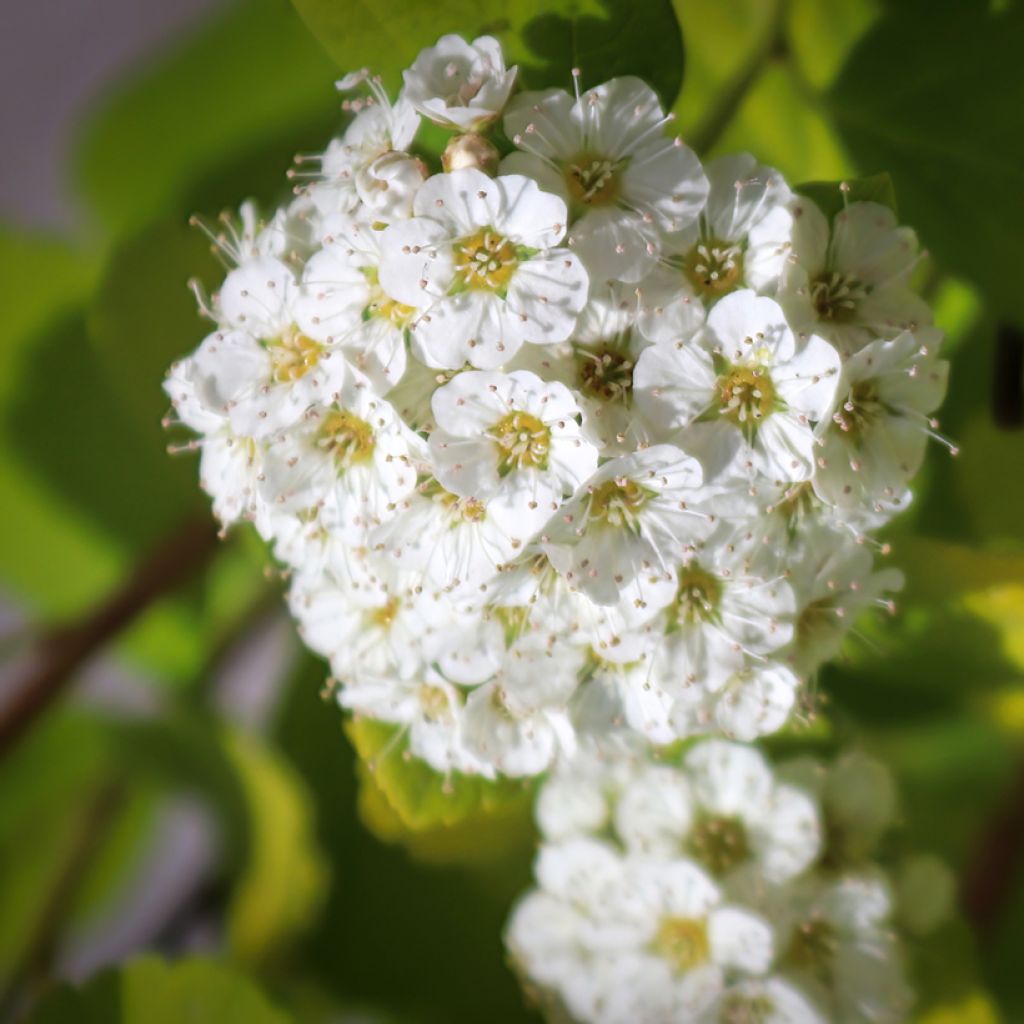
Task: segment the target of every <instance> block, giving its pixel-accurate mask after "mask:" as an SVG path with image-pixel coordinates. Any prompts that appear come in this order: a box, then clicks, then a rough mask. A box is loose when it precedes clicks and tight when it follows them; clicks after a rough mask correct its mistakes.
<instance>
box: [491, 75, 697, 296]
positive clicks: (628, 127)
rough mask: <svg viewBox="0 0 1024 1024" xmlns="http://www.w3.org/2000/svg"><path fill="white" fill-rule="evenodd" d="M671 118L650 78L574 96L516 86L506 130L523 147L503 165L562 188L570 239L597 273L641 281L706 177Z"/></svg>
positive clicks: (682, 222)
mask: <svg viewBox="0 0 1024 1024" xmlns="http://www.w3.org/2000/svg"><path fill="white" fill-rule="evenodd" d="M668 120H669V119H668V118H666V117H665V114H664V112H663V111H662V109H661V103H660V102H659V100H658V97H657V95H656V94H655V93H654V90H652V89H651V88H650V86H648V85H646V84H645V83H644V82H642V81H641V80H640V79H638V78H631V77H626V78H615V79H612V80H611V81H610V82H606V83H604V84H603V85H599V86H597V87H596V88H594V89H590V90H588V91H587V92H585V93H583V95H582V96H578V97H577V99H576V100H575V101H574V100H573V98H572V97H571V96H570V95H569V94H568V93H567V92H565V91H564V90H562V89H549V90H546V91H544V92H527V93H523V94H521V95H519V96H516V97H515V98H514V99H513V100H512V101H511V102H510V103H509V105H508V108H507V110H506V113H505V134H506V135H508V137H509V138H510V139H512V141H513V142H514V143H515V144H516V145H517V146H518V147H519V148H520V149H521V150H523V152H520V153H513V154H512V155H511V156H509V157H506V158H505V160H504V161H503V162H502V170H503V172H514V173H516V174H526V175H528V176H530V177H532V178H534V179H535V180H536V181H537V182H539V183H540V185H541V187H542V188H545V189H547V190H548V191H550V192H555V193H557V194H558V195H560V196H562V197H563V198H564V199H565V201H566V203H567V204H568V205H569V207H570V210H571V212H572V220H573V226H572V231H571V241H570V244H571V245H573V247H574V248H575V249H576V251H577V252H579V253H580V255H581V256H582V257H583V261H584V263H585V264H586V266H587V270H588V271H589V272H590V274H591V275H592V276H593V277H594V278H595V279H597V280H600V281H631V282H635V281H639V280H640V278H641V277H643V275H644V274H645V273H646V272H647V270H648V269H650V267H651V266H652V265H653V262H654V259H655V258H656V257H657V255H658V253H659V252H660V251H661V245H662V238H663V236H664V235H666V234H670V233H672V232H676V231H680V230H682V229H683V228H685V227H687V225H689V224H691V223H692V222H693V221H694V219H695V218H696V216H697V214H698V212H699V211H700V208H701V206H702V205H703V202H704V198H705V196H706V195H707V192H708V182H707V179H706V178H705V177H704V172H703V171H702V170H701V166H700V162H699V161H698V159H697V157H696V155H695V154H694V153H693V151H692V150H690V149H689V148H688V147H686V146H684V145H683V144H682V143H681V141H680V140H679V139H674V140H673V139H669V138H666V137H665V135H664V133H663V128H664V126H665V124H666V123H667V121H668Z"/></svg>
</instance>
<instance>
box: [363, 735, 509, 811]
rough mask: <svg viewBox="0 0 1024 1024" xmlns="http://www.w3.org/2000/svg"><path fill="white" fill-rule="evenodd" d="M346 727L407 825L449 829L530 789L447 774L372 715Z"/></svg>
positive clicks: (388, 798)
mask: <svg viewBox="0 0 1024 1024" xmlns="http://www.w3.org/2000/svg"><path fill="white" fill-rule="evenodd" d="M345 731H346V732H347V733H348V736H349V739H350V740H351V741H352V743H353V745H354V746H355V748H356V752H357V753H358V754H359V756H360V758H362V760H363V762H364V763H365V765H366V768H367V770H368V772H369V774H370V777H371V778H372V779H373V781H374V783H375V784H376V785H377V786H378V787H379V788H380V791H381V793H382V794H383V795H384V797H385V799H386V800H387V802H388V804H389V805H390V807H391V809H392V810H393V811H394V813H395V815H396V816H397V817H398V819H399V820H400V821H401V823H402V824H403V825H404V826H405V827H406V828H408V829H413V830H421V829H430V828H436V827H438V826H446V827H450V826H452V825H456V824H459V823H460V822H465V821H467V820H468V819H470V818H473V817H477V816H479V817H482V818H485V817H487V816H488V815H490V814H495V813H500V812H502V811H503V810H504V809H505V808H507V807H508V805H509V804H510V803H514V802H522V801H524V799H525V798H526V795H527V787H526V786H525V785H524V784H523V783H520V782H516V781H512V780H502V781H499V782H489V781H488V780H486V779H481V778H476V777H472V776H467V775H461V774H459V773H458V772H453V773H451V775H450V776H448V777H446V776H444V775H441V774H439V773H438V772H436V771H434V770H433V768H431V767H430V766H429V765H427V764H426V763H425V762H423V761H421V760H419V759H418V758H415V757H412V756H411V755H410V754H408V753H407V752H406V751H407V747H406V744H405V742H404V741H403V740H402V738H401V736H398V735H396V732H397V729H396V727H395V726H393V725H389V724H388V723H386V722H378V721H376V720H374V719H370V718H355V719H350V720H348V721H346V723H345Z"/></svg>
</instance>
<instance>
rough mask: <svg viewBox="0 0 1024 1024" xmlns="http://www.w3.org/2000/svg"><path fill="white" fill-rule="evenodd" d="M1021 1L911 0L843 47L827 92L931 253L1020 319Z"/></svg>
mask: <svg viewBox="0 0 1024 1024" xmlns="http://www.w3.org/2000/svg"><path fill="white" fill-rule="evenodd" d="M924 25H926V26H927V30H926V31H922V26H924ZM1022 46H1024V7H1021V6H1020V5H1006V6H1005V7H1004V8H1003V9H1001V10H999V11H998V12H996V11H995V6H994V5H984V4H978V3H969V2H964V0H954V2H950V3H944V4H938V5H937V4H932V3H927V2H924V0H908V2H905V3H901V4H898V5H894V6H892V7H890V8H889V9H888V10H887V12H886V13H885V15H884V16H883V17H882V18H880V19H879V20H878V21H877V22H876V23H875V24H874V26H872V28H871V29H870V30H869V31H868V33H867V35H865V36H864V38H863V39H862V40H861V41H860V42H859V43H858V45H857V46H856V47H855V48H854V50H853V52H852V53H851V54H850V57H849V60H848V61H847V63H846V65H845V67H844V68H843V70H842V72H841V73H840V75H839V78H838V79H837V81H836V83H835V85H834V86H833V88H832V89H831V91H830V93H829V96H828V107H829V110H830V111H831V114H832V117H833V119H834V120H835V124H836V127H837V129H838V131H839V133H840V135H841V136H842V138H843V141H844V142H845V144H846V145H847V146H848V147H849V149H850V152H851V153H852V154H853V156H854V158H855V159H856V161H857V163H858V165H859V166H860V168H861V169H862V170H865V171H876V170H880V169H882V168H885V169H887V170H888V171H889V172H890V173H891V174H892V176H893V180H894V181H895V183H896V190H897V193H898V194H899V197H900V205H901V208H902V210H903V214H904V218H905V220H906V221H907V222H908V223H910V224H913V225H914V226H915V228H916V229H917V230H918V232H919V233H920V236H921V238H922V240H923V241H924V243H925V244H926V245H928V246H929V247H930V248H931V249H932V251H933V252H934V253H935V256H936V257H937V259H938V260H939V262H940V263H941V264H942V265H943V266H944V267H948V268H949V269H950V270H951V271H953V272H954V273H957V274H960V275H962V276H964V277H965V278H968V279H969V280H971V281H973V282H974V283H975V284H977V285H978V287H979V288H981V289H982V290H983V292H984V293H985V294H986V295H987V296H988V297H989V298H990V299H991V300H992V302H993V303H994V304H995V305H996V307H997V308H998V309H1000V310H1002V311H1003V312H1004V313H1011V314H1014V315H1016V316H1017V317H1018V318H1024V292H1022V290H1021V288H1020V283H1019V272H1018V260H1017V239H1018V238H1019V237H1020V236H1021V235H1022V234H1024V133H1022V132H1020V131H1018V130H1016V128H1015V127H1014V126H1015V125H1017V124H1018V123H1019V120H1020V110H1021V108H1022V107H1024V76H1022V75H1020V74H1018V73H1008V69H1013V68H1016V67H1017V66H1018V63H1019V60H1020V53H1021V47H1022Z"/></svg>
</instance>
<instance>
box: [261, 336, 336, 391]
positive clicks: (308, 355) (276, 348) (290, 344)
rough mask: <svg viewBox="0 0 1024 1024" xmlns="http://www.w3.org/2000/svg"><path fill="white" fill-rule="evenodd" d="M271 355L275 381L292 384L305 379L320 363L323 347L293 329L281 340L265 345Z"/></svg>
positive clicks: (270, 341) (274, 339) (272, 340)
mask: <svg viewBox="0 0 1024 1024" xmlns="http://www.w3.org/2000/svg"><path fill="white" fill-rule="evenodd" d="M264 344H265V345H266V349H267V352H268V353H269V354H270V363H271V366H272V367H273V376H274V381H275V383H277V384H291V383H293V382H294V381H297V380H300V379H301V378H303V377H305V376H306V374H307V373H309V371H310V370H312V369H313V367H314V366H316V364H317V363H318V362H319V361H320V353H321V352H322V351H323V346H322V345H320V344H319V343H318V342H315V341H314V340H313V339H312V338H307V337H306V335H305V334H303V333H302V332H301V331H299V329H298V328H297V327H291V328H289V329H288V330H287V331H285V332H284V334H282V335H281V337H279V338H272V339H270V340H268V341H266V342H265V343H264Z"/></svg>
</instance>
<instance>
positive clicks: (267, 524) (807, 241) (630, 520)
mask: <svg viewBox="0 0 1024 1024" xmlns="http://www.w3.org/2000/svg"><path fill="white" fill-rule="evenodd" d="M516 75H517V72H516V69H515V68H508V67H506V63H505V59H504V56H503V55H502V51H501V47H500V45H499V43H498V42H497V41H496V40H495V39H494V38H491V37H489V36H484V37H481V38H479V39H476V40H474V41H473V42H467V41H465V40H463V39H461V38H459V37H457V36H444V37H443V38H442V39H441V40H440V41H439V42H438V43H437V45H436V46H434V47H431V48H429V49H427V50H425V51H424V52H423V53H422V54H420V56H419V57H418V58H417V60H416V61H415V63H414V64H413V66H412V67H411V68H410V69H409V70H408V71H406V73H405V76H404V86H403V89H402V92H401V93H400V94H399V95H398V96H397V97H395V96H389V95H388V94H387V93H386V91H385V90H384V88H383V86H382V84H381V82H380V81H379V80H378V79H376V78H374V77H373V76H372V75H370V74H369V73H368V72H365V71H361V72H357V73H355V74H352V75H349V76H346V77H345V78H344V79H343V80H342V81H341V82H340V83H339V87H340V88H342V89H343V90H344V91H345V92H346V93H347V94H348V97H349V98H348V99H347V100H346V104H345V105H346V108H347V109H348V111H349V112H350V114H351V115H352V116H351V120H350V123H349V124H348V125H347V127H346V128H345V130H344V132H343V133H342V134H341V135H340V136H339V137H338V138H336V139H333V140H331V141H330V142H329V143H328V145H327V146H326V148H325V150H324V152H323V154H322V155H320V156H319V157H314V158H304V159H303V160H302V161H301V166H300V168H299V169H297V170H296V172H295V177H296V181H297V182H298V186H297V189H296V191H297V195H296V196H295V198H294V199H293V200H292V202H291V203H290V204H289V205H287V206H286V207H284V208H282V209H281V210H279V211H277V213H275V215H274V216H273V217H272V218H271V219H270V220H269V222H266V223H263V222H260V221H259V219H258V217H257V216H256V214H255V211H254V209H253V208H252V206H251V205H247V206H245V207H243V211H242V223H241V225H240V226H238V227H232V226H231V225H230V224H228V225H227V226H226V227H225V229H224V230H223V231H219V232H218V233H217V234H216V235H215V236H214V237H215V238H216V240H217V241H218V244H219V245H220V246H221V248H222V249H223V250H224V254H225V256H226V258H227V261H228V262H229V264H230V265H231V268H232V269H231V270H230V272H229V273H228V275H227V277H226V279H225V280H224V283H223V285H222V287H221V288H220V290H219V292H218V293H217V294H215V295H214V296H213V297H212V298H211V299H209V300H205V301H204V312H206V313H207V315H208V316H210V317H211V318H212V319H213V320H214V321H215V323H214V327H213V330H212V333H211V334H210V335H209V337H208V338H207V339H206V340H205V341H204V342H203V343H202V344H201V345H200V346H199V348H198V350H197V351H196V352H194V353H193V354H192V355H190V356H188V357H187V358H185V359H183V360H182V361H181V362H180V363H178V364H177V365H176V366H175V367H174V368H173V370H172V372H171V373H170V375H169V377H168V380H167V385H166V387H167V390H168V393H169V394H170V396H171V400H172V402H173V404H174V407H175V410H176V414H177V417H178V419H179V420H180V421H181V422H183V423H184V424H185V425H187V426H188V427H189V428H191V429H192V430H194V431H195V432H196V433H197V434H198V435H199V437H198V440H197V441H196V442H195V445H196V446H197V447H199V448H201V450H202V465H201V473H202V483H203V486H204V487H205V488H206V489H207V490H208V491H209V493H210V494H211V495H212V497H213V499H214V510H215V512H216V514H217V515H218V516H219V517H220V518H221V519H222V520H223V521H224V523H225V524H230V523H232V522H235V521H237V520H242V519H247V520H250V521H251V522H253V523H254V524H255V526H256V528H257V529H258V530H259V531H260V533H261V534H262V535H263V536H264V537H265V538H266V539H267V540H268V541H269V542H270V543H271V544H272V546H273V551H274V553H275V556H276V557H277V558H279V559H281V560H282V561H284V562H285V563H286V564H287V566H288V568H289V570H290V575H291V580H292V583H291V588H292V590H291V608H292V611H293V613H294V615H295V617H296V618H297V619H298V621H299V624H300V627H301V630H302V633H303V636H304V637H305V639H306V641H307V642H308V643H309V645H310V646H311V647H313V648H314V649H315V650H317V651H319V652H320V653H321V654H323V655H324V656H325V657H326V658H328V659H329V661H330V663H331V669H332V672H333V673H334V675H335V677H336V678H337V681H338V684H339V685H338V687H337V688H336V690H335V692H336V693H337V695H338V699H339V701H340V702H341V704H342V705H344V706H345V707H346V708H349V709H352V710H353V711H355V712H357V713H360V714H364V715H368V716H372V717H374V718H377V719H381V720H384V721H386V722H389V723H392V724H394V725H395V726H396V727H397V728H398V729H399V730H400V731H401V733H402V737H403V738H402V740H401V741H402V742H405V743H407V744H408V746H409V748H410V750H411V752H412V754H414V755H416V756H419V757H422V758H424V759H426V760H427V761H428V762H429V763H430V764H432V765H433V766H434V767H435V768H437V769H438V770H440V771H445V772H447V771H451V770H458V771H460V772H465V773H477V774H482V775H485V776H488V777H491V776H495V775H499V774H511V775H533V774H536V773H539V772H543V771H544V770H546V769H547V768H548V767H550V766H551V764H553V763H554V762H555V761H556V760H557V759H558V758H560V757H564V756H568V755H570V754H572V752H573V751H574V750H576V749H577V748H578V746H579V745H580V743H581V742H584V743H589V742H597V743H601V744H606V745H607V744H611V745H614V744H617V743H619V742H632V741H634V740H636V739H638V738H642V739H643V740H646V741H648V742H650V743H653V744H667V743H672V742H675V741H678V740H686V739H689V738H691V737H694V736H697V735H704V734H718V735H720V736H725V737H731V738H737V739H741V740H752V739H756V738H757V737H759V736H762V735H765V734H769V733H772V732H775V731H776V730H778V729H780V728H782V727H783V726H784V725H786V724H787V723H792V722H796V721H801V720H804V719H806V718H808V717H810V716H813V715H814V713H815V708H814V702H813V699H812V698H811V696H810V695H809V694H810V693H811V689H810V686H809V684H810V683H811V682H812V681H813V678H814V675H815V673H816V672H817V670H818V668H819V667H820V665H821V664H822V662H823V661H824V660H825V659H826V658H829V657H831V656H833V655H834V654H835V653H836V652H837V651H838V650H839V649H840V647H841V645H842V643H843V640H844V637H845V635H846V633H847V632H848V630H849V629H850V627H851V626H852V624H853V622H854V620H855V619H856V618H857V616H858V615H859V614H860V613H861V612H862V611H864V610H865V609H868V608H870V607H872V606H876V607H878V608H881V609H890V608H891V591H893V590H895V589H897V588H898V586H899V584H900V577H899V575H898V574H897V573H895V572H892V571H881V572H879V571H876V569H875V566H874V558H873V553H872V550H871V547H870V546H869V544H868V543H867V542H868V541H869V540H870V535H871V533H872V532H874V531H876V530H877V529H878V528H879V527H881V526H882V525H883V524H884V523H885V522H886V521H887V520H888V519H889V518H890V517H891V516H892V515H893V514H895V513H896V512H898V511H899V510H900V509H902V508H903V507H905V505H906V503H907V501H908V498H909V491H908V485H909V482H910V480H911V478H912V477H913V475H914V473H915V472H916V471H917V469H918V468H919V466H920V464H921V461H922V458H923V453H924V446H925V441H926V439H927V437H928V436H929V435H930V434H933V433H934V432H935V423H934V420H933V419H932V416H933V414H934V410H935V408H936V406H937V405H938V403H939V402H940V400H941V398H942V395H943V390H944V387H945V380H946V364H945V363H944V362H943V361H942V360H941V358H940V357H939V354H938V352H939V348H940V345H941V340H942V339H941V334H940V333H939V332H938V330H937V329H935V328H934V327H931V326H929V321H930V317H929V316H928V314H927V310H926V309H925V308H924V307H923V303H922V302H921V300H920V299H919V298H917V297H915V296H914V295H913V293H912V292H911V291H910V290H909V284H908V280H909V274H910V271H911V269H912V267H913V266H914V264H915V261H916V259H917V249H916V240H915V238H914V236H913V234H912V233H911V232H910V231H909V230H907V229H905V228H902V227H900V226H899V224H898V223H897V221H896V219H895V215H894V214H893V213H892V211H890V210H888V209H887V208H886V207H882V206H879V205H878V204H875V203H858V202H849V203H848V204H847V205H846V207H845V209H844V210H843V211H842V212H841V213H839V214H838V215H836V216H835V217H834V218H832V219H831V221H830V220H829V218H826V217H825V216H824V215H823V214H822V213H821V212H820V211H819V210H818V209H817V207H815V206H814V204H813V203H812V202H811V201H810V200H807V199H804V198H802V197H799V196H797V195H795V194H794V192H793V191H792V190H791V189H790V188H789V186H788V185H787V184H786V182H785V181H784V180H783V178H782V176H781V175H780V174H779V172H778V171H776V170H774V169H772V168H770V167H767V166H764V165H763V164H760V163H759V162H758V161H757V160H756V159H755V158H754V157H753V156H751V155H749V154H739V155H735V156H727V157H722V158H719V159H717V160H715V161H713V162H711V163H709V164H708V165H707V167H706V168H705V167H703V166H702V164H701V162H700V160H699V159H698V157H697V156H696V154H695V153H694V152H693V151H692V150H690V149H689V148H688V147H687V146H685V145H684V144H682V142H681V141H680V140H679V139H677V138H673V137H672V136H671V135H669V134H668V128H669V125H670V122H671V119H670V117H669V116H667V115H666V114H665V112H664V110H663V109H662V105H661V103H660V101H659V99H658V97H657V95H656V94H655V93H654V92H653V91H652V90H651V89H650V87H649V86H647V85H646V84H645V83H644V82H642V81H640V80H639V79H637V78H632V77H622V78H616V79H613V80H611V81H609V82H605V83H596V84H590V83H587V84H590V85H591V87H589V88H583V86H582V85H581V83H580V82H579V76H578V74H574V75H573V77H572V81H571V82H566V83H565V84H566V86H567V87H568V88H567V89H548V90H544V91H541V92H527V91H518V92H517V91H516V85H517V80H516ZM421 118H425V119H429V120H430V121H432V122H434V124H435V125H439V126H441V127H442V129H444V130H447V131H448V132H449V133H450V138H449V139H448V140H447V145H445V144H444V142H443V141H442V143H440V145H435V149H443V150H444V155H443V159H442V158H441V154H440V153H436V154H434V155H430V153H429V151H428V150H429V146H427V145H421V144H419V143H417V134H418V131H419V128H420V125H421ZM431 144H434V143H431ZM307 167H311V168H312V169H310V170H308V171H307V170H306V168H307ZM751 849H753V847H751ZM701 870H707V865H705V866H704V868H702V869H701ZM711 877H713V878H717V877H718V876H717V875H715V874H714V872H713V871H712V873H711ZM702 878H703V876H702ZM680 884H682V883H680ZM688 884H689V883H687V885H688ZM693 884H694V885H696V886H697V887H698V888H699V887H700V886H704V887H705V889H706V888H707V886H708V885H712V883H710V882H708V883H706V884H705V882H704V881H701V882H699V883H693ZM718 884H719V883H718V881H715V882H714V886H717V885H718ZM702 891H703V890H702ZM707 891H708V893H710V892H711V890H710V889H708V890H707ZM716 891H717V890H716ZM717 898H718V897H717V896H716V897H712V896H711V895H708V896H707V899H703V898H702V900H703V901H702V902H701V906H702V908H704V909H703V910H702V911H701V913H704V910H708V908H710V907H712V906H715V905H717V904H716V903H715V900H717ZM708 912H710V910H709V911H708ZM702 920H703V918H702ZM672 935H673V936H674V937H671V942H673V943H676V944H677V945H678V943H681V942H682V938H681V935H682V932H680V933H679V935H676V934H675V933H674V932H673V933H672ZM662 938H663V939H664V941H665V942H666V943H669V941H670V936H669V933H668V932H666V934H665V936H663V937H662ZM652 941H653V940H652ZM659 941H660V940H659ZM709 948H710V947H709ZM759 984H760V983H759ZM765 984H767V983H765ZM773 984H774V983H773ZM757 998H761V997H760V996H758V997H757ZM765 998H767V997H765Z"/></svg>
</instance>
